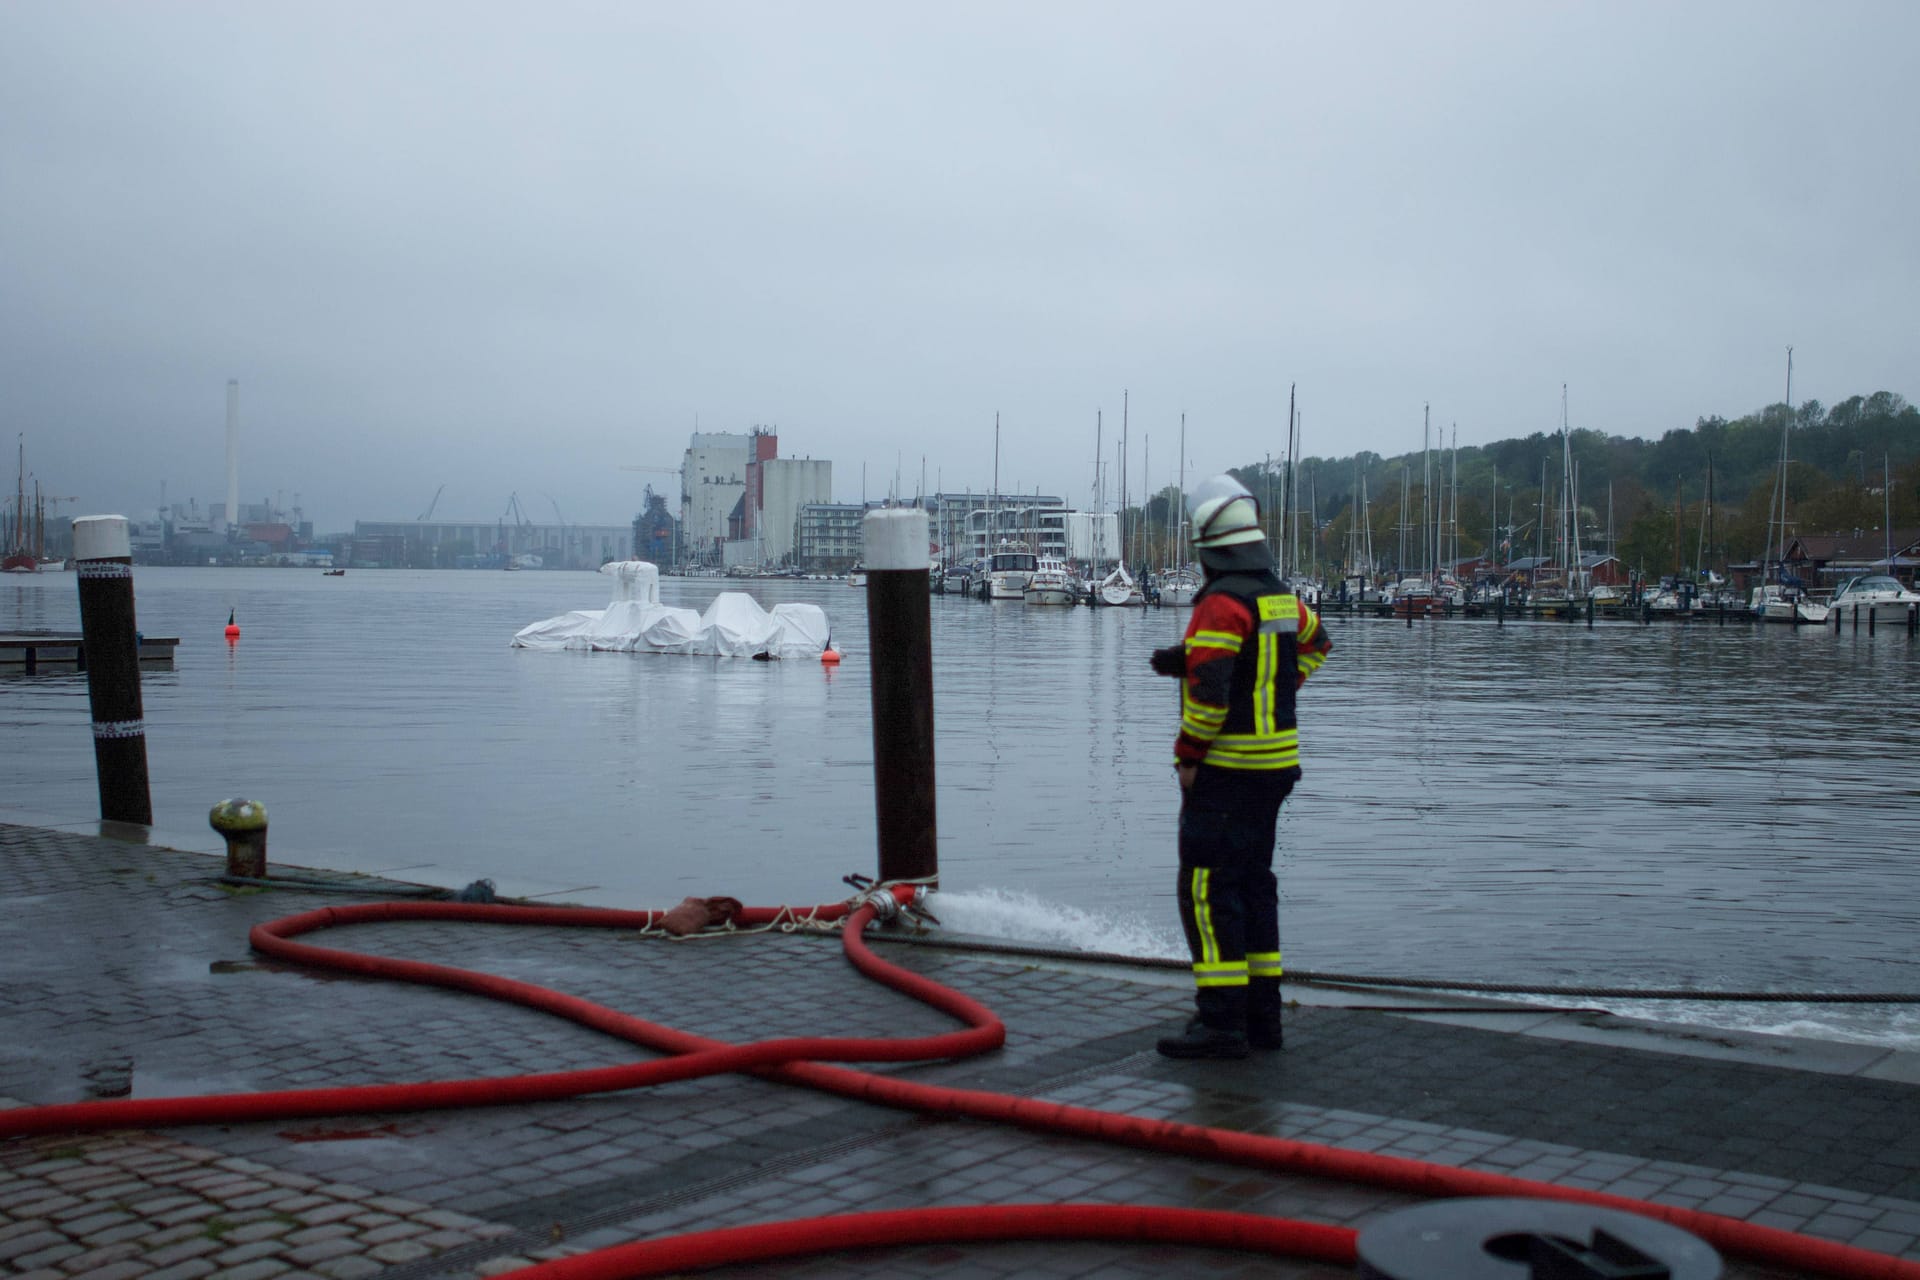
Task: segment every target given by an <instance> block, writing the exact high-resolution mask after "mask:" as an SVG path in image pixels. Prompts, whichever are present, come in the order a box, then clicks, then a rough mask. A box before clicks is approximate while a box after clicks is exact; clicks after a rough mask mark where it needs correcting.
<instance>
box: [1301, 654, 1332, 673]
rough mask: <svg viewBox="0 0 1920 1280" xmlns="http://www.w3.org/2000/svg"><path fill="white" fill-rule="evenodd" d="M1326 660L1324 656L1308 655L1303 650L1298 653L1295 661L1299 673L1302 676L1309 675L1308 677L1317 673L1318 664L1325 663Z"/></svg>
mask: <svg viewBox="0 0 1920 1280" xmlns="http://www.w3.org/2000/svg"><path fill="white" fill-rule="evenodd" d="M1326 660H1327V655H1326V654H1324V653H1309V652H1308V651H1307V650H1305V649H1302V650H1301V651H1300V653H1299V655H1298V657H1297V659H1296V661H1297V662H1298V664H1299V667H1300V673H1301V674H1302V675H1309V676H1310V675H1312V674H1313V673H1314V672H1316V671H1318V670H1319V669H1320V664H1321V663H1323V662H1325V661H1326Z"/></svg>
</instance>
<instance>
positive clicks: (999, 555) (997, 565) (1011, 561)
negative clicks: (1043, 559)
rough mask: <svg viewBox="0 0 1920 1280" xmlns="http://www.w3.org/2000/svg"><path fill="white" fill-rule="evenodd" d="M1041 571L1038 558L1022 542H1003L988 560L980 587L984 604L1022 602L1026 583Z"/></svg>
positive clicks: (1024, 596) (1025, 591)
mask: <svg viewBox="0 0 1920 1280" xmlns="http://www.w3.org/2000/svg"><path fill="white" fill-rule="evenodd" d="M1039 567H1040V557H1038V556H1036V555H1034V554H1033V551H1032V550H1031V549H1030V548H1029V547H1028V546H1027V544H1026V543H1024V542H1003V543H1001V544H1000V545H999V547H997V548H996V549H995V550H994V552H993V554H991V555H989V556H988V557H987V573H986V579H985V581H983V582H982V583H981V584H980V592H981V599H983V600H1023V599H1025V598H1026V593H1027V579H1028V578H1030V577H1032V576H1033V571H1034V570H1035V569H1037V568H1039Z"/></svg>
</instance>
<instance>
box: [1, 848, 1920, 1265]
mask: <svg viewBox="0 0 1920 1280" xmlns="http://www.w3.org/2000/svg"><path fill="white" fill-rule="evenodd" d="M222 869H223V864H222V862H221V860H219V859H218V858H213V857H209V856H207V855H205V854H203V853H196V852H183V851H176V850H172V849H167V848H160V847H154V846H151V845H146V844H141V843H137V842H129V841H127V840H124V839H105V838H101V837H99V836H97V835H93V834H85V833H76V832H71V831H65V832H62V831H51V830H46V829H42V828H37V827H26V826H10V825H0V888H4V896H0V947H4V955H5V957H6V959H5V976H6V982H5V985H4V987H0V1015H3V1016H4V1022H0V1026H4V1027H5V1029H6V1035H5V1036H4V1039H3V1040H0V1098H4V1099H5V1104H6V1105H10V1106H11V1105H25V1106H33V1105H43V1104H49V1103H58V1102H73V1101H80V1100H84V1099H87V1098H90V1097H111V1096H128V1095H131V1096H136V1097H150V1096H164V1095H178V1094H188V1093H198V1092H228V1091H231V1092H259V1091H265V1090H276V1089H287V1088H306V1087H325V1086H332V1085H344V1084H367V1083H376V1082H387V1081H418V1080H435V1079H446V1078H456V1077H471V1076H483V1075H503V1074H512V1073H524V1072H541V1071H558V1070H569V1069H574V1068H581V1067H590V1066H608V1065H614V1064H618V1063H622V1062H628V1061H632V1060H634V1059H635V1058H636V1057H637V1056H645V1055H644V1051H640V1050H636V1049H635V1048H634V1047H633V1046H632V1045H630V1044H627V1043H626V1042H624V1041H620V1040H616V1039H612V1038H609V1037H606V1036H602V1035H599V1034H597V1033H595V1032H592V1031H589V1030H587V1029H584V1028H582V1027H579V1026H577V1025H574V1024H572V1023H567V1022H561V1021H557V1020H555V1019H552V1018H549V1017H546V1016H544V1015H542V1014H539V1013H536V1012H534V1011H531V1010H528V1009H523V1008H519V1007H516V1006H512V1005H503V1004H499V1003H496V1002H492V1001H487V1000H484V999H481V998H479V997H476V996H472V995H466V994H462V993H457V992H450V991H444V990H438V989H428V988H421V987H411V986H404V985H399V984H393V983H385V982H376V981H371V980H363V979H356V978H343V977H336V976H330V975H321V974H314V973H309V972H305V971H301V970H297V969H291V968H287V967H284V966H279V965H273V964H268V963H265V962H263V961H262V960H261V959H260V958H259V957H257V956H255V955H254V954H252V953H251V951H250V950H249V948H248V945H247V931H248V929H249V928H250V927H251V926H252V925H254V924H256V923H259V922H261V921H265V920H270V919H274V918H276V917H279V916H283V915H288V914H292V913H294V912H298V911H303V910H307V909H310V908H312V907H315V906H321V905H330V904H338V903H341V902H345V901H359V900H363V899H361V898H356V897H349V896H343V895H341V894H333V893H326V894H323V893H320V892H316V891H312V890H305V889H283V888H274V889H269V890H236V889H234V888H232V887H229V886H223V885H220V884H219V883H218V882H217V879H216V877H217V876H218V874H219V872H220V871H221V870H222ZM274 869H275V870H284V869H285V868H282V867H281V866H280V865H279V864H278V863H276V864H274ZM739 890H740V886H731V885H716V886H713V888H712V891H713V892H735V893H739ZM368 896H369V897H372V896H377V895H368ZM742 896H746V895H742ZM633 905H635V906H656V907H657V906H666V905H671V904H666V903H638V904H633ZM324 940H325V942H326V943H327V944H329V945H335V946H342V947H350V948H353V949H357V950H364V951H368V952H373V953H377V954H385V955H394V956H404V957H409V958H414V959H421V960H429V961H434V962H438V963H442V964H452V965H458V966H461V967H464V968H470V969H478V970H483V971H486V972H489V973H495V974H501V975H504V976H508V977H513V978H518V979H521V980H525V981H530V982H536V983H540V984H543V985H549V986H553V987H555V988H558V989H561V990H564V991H566V992H568V993H570V994H573V995H577V996H581V997H584V998H587V999H590V1000H594V1001H598V1002H600V1003H603V1004H606V1005H608V1006H610V1007H613V1008H617V1009H620V1010H622V1011H624V1012H627V1013H631V1014H634V1015H636V1016H639V1017H644V1018H647V1019H650V1020H653V1021H656V1022H661V1023H665V1024H667V1025H671V1026H676V1027H680V1028H683V1029H686V1030H690V1031H695V1032H698V1033H700V1034H703V1035H707V1036H712V1037H716V1038H720V1039H726V1040H732V1041H743V1042H744V1041H751V1040H757V1039H764V1038H769V1037H773V1036H784V1035H814V1034H836V1035H891V1036H913V1035H922V1034H929V1033H933V1032H938V1031H944V1030H949V1029H951V1027H952V1024H951V1023H950V1022H949V1021H948V1020H947V1019H946V1018H945V1017H943V1016H942V1015H939V1014H937V1013H934V1012H933V1011H931V1010H928V1009H926V1008H924V1007H923V1006H921V1005H919V1004H917V1003H915V1002H913V1001H911V1000H909V999H907V998H906V997H904V996H899V995H896V994H894V993H892V992H889V991H886V990H884V989H882V988H879V987H877V986H875V985H874V984H872V983H870V982H868V981H867V980H865V979H864V978H862V977H860V976H859V975H858V974H856V973H855V972H854V971H853V970H852V969H851V968H850V967H849V966H848V965H847V964H846V962H845V960H844V959H843V958H842V956H841V954H840V948H839V946H838V944H837V943H836V942H835V941H833V940H831V938H829V937H815V936H806V935H797V934H796V935H785V934H777V933H762V934H743V935H739V936H733V937H724V938H712V939H696V940H691V941H687V942H668V941H664V940H660V939H655V938H646V937H640V936H638V935H635V934H631V933H616V932H611V931H603V930H574V929H562V928H537V927H531V928H530V927H515V928H497V927H491V926H485V925H478V926H476V925H456V924H441V923H431V924H429V923H395V924H382V925H357V926H352V927H347V928H341V929H336V930H332V931H330V932H329V933H327V934H326V935H325V939H324ZM883 954H884V955H885V957H886V958H887V959H888V960H891V961H893V962H895V963H898V964H901V965H902V966H904V967H907V968H910V969H913V970H915V971H917V972H921V973H924V974H926V975H928V976H930V977H933V978H935V979H937V980H939V981H941V982H944V983H947V984H949V985H951V986H953V987H955V988H957V989H959V990H961V991H963V992H966V993H967V994H969V995H971V996H973V997H975V998H977V999H979V1000H981V1001H983V1002H984V1003H986V1004H987V1005H988V1006H990V1007H991V1008H993V1009H994V1010H995V1011H996V1012H997V1013H998V1014H999V1015H1000V1016H1001V1017H1002V1018H1003V1019H1004V1020H1005V1022H1006V1024H1007V1028H1008V1039H1007V1044H1006V1047H1005V1048H1004V1049H1002V1050H1001V1051H999V1052H996V1053H993V1054H989V1055H986V1056H983V1057H980V1058H975V1059H970V1060H966V1061H962V1062H950V1063H937V1064H925V1065H915V1066H905V1067H890V1068H884V1070H887V1071H890V1072H894V1073H898V1074H901V1075H904V1076H908V1077H911V1078H913V1079H918V1080H926V1081H932V1082H937V1083H945V1084H953V1085H958V1086H964V1087H967V1088H975V1089H992V1090H997V1091H1002V1092H1007V1093H1012V1094H1018V1095H1021V1096H1027V1097H1035V1098H1045V1099H1050V1100H1054V1101H1059V1102H1065V1103H1072V1104H1075V1105H1078V1106H1084V1107H1094V1108H1100V1109H1105V1110H1111V1111H1117V1112H1121V1113H1124V1114H1127V1115H1131V1116H1139V1117H1152V1118H1164V1119H1172V1120H1179V1121H1185V1122H1190V1123H1196V1124H1204V1125H1210V1126H1215V1127H1221V1128H1227V1129H1233V1130H1239V1131H1244V1132H1250V1133H1262V1134H1270V1135H1276V1136H1281V1137H1289V1138H1297V1139H1302V1140H1306V1141H1311V1142H1319V1143H1325V1144H1329V1145H1332V1146H1336V1147H1343V1148H1348V1149H1352V1150H1360V1151H1372V1152H1382V1153H1386V1154H1392V1155H1406V1156H1412V1157H1415V1158H1419V1159H1424V1160H1430V1161H1436V1162H1439V1163H1445V1164H1453V1165H1459V1166H1463V1167H1468V1168H1475V1169H1483V1170H1488V1171H1492V1172H1497V1173H1509V1174H1516V1175H1519V1176H1522V1177H1527V1178H1534V1179H1539V1180H1543V1181H1550V1182H1556V1183H1563V1184H1568V1185H1575V1186H1581V1187H1589V1188H1596V1189H1602V1190H1606V1191H1610V1192H1614V1193H1617V1194H1622V1195H1628V1196H1634V1197H1639V1198H1644V1199H1648V1200H1652V1201H1655V1202H1659V1203H1663V1204H1672V1205H1682V1206H1687V1207H1694V1208H1702V1209H1706V1210H1708V1211H1710V1212H1714V1213H1719V1214H1724V1215H1727V1216H1731V1217H1736V1218H1741V1219H1746V1220H1750V1221H1753V1222H1757V1223H1762V1224H1766V1225H1770V1226H1777V1227H1784V1228H1787V1229H1790V1230H1795V1231H1802V1232H1806V1233H1808V1234H1810V1235H1814V1236H1818V1237H1822V1238H1827V1239H1833V1240H1839V1241H1845V1242H1848V1243H1852V1244H1855V1245H1858V1246H1861V1247H1864V1248H1867V1249H1871V1250H1875V1251H1878V1252H1882V1253H1890V1254H1898V1255H1903V1256H1906V1257H1908V1258H1912V1259H1920V1087H1916V1082H1920V1067H1917V1066H1916V1063H1915V1062H1914V1060H1913V1055H1908V1054H1903V1053H1896V1052H1891V1051H1888V1050H1885V1049H1879V1048H1873V1047H1867V1046H1847V1045H1838V1044H1829V1043H1814V1042H1805V1041H1796V1040H1789V1039H1784V1038H1778V1037H1762V1036H1748V1035H1739V1034H1733V1033H1724V1032H1716V1031H1702V1030H1700V1029H1688V1028H1685V1027H1679V1026H1665V1027H1658V1026H1652V1025H1649V1024H1640V1023H1632V1022H1628V1021H1626V1020H1623V1019H1617V1018H1612V1017H1609V1016H1606V1015H1601V1014H1592V1013H1574V1014H1569V1013H1548V1012H1533V1013H1528V1012H1519V1011H1496V1010H1491V1009H1486V1010H1479V1011H1465V1012H1448V1013H1439V1012H1432V1011H1422V1010H1423V1006H1422V1005H1420V1004H1418V1003H1413V1002H1410V1003H1409V1004H1408V1006H1407V1007H1406V1008H1404V1009H1401V1010H1397V1011H1383V1010H1375V1009H1368V1010H1358V1009H1353V1008H1346V1007H1340V1004H1339V1003H1337V1002H1339V1001H1344V1000H1348V999H1351V1000H1354V1001H1356V1002H1360V1001H1364V1002H1365V1003H1367V1004H1380V1003H1383V1001H1382V998H1381V997H1379V996H1377V995H1368V996H1365V997H1348V996H1343V995H1338V994H1335V995H1329V994H1326V993H1318V992H1311V991H1305V990H1302V991H1299V992H1296V993H1295V994H1297V995H1298V996H1299V997H1300V998H1301V999H1302V1001H1303V1003H1302V1004H1301V1005H1299V1006H1298V1007H1295V1008H1293V1009H1291V1010H1290V1011H1289V1015H1288V1024H1287V1048H1286V1050H1285V1051H1284V1052H1282V1053H1279V1054H1263V1055H1259V1056H1256V1057H1254V1058H1251V1059H1249V1060H1247V1061H1245V1062H1225V1063H1193V1062H1187V1063H1175V1062H1169V1061H1166V1060H1163V1059H1161V1058H1160V1057H1159V1056H1158V1055H1157V1054H1155V1053H1154V1052H1153V1050H1152V1045H1153V1041H1154V1039H1155V1038H1156V1037H1157V1036H1159V1035H1161V1034H1164V1033H1165V1032H1166V1031H1168V1030H1169V1029H1172V1028H1175V1027H1177V1026H1178V1024H1179V1023H1180V1021H1181V1020H1182V1019H1183V1018H1184V1016H1185V1013H1186V1010H1187V1008H1188V1004H1189V993H1188V990H1187V988H1186V984H1185V981H1184V979H1183V978H1181V977H1180V976H1179V975H1177V974H1168V973H1164V972H1154V971H1150V970H1141V969H1132V968H1126V969H1122V968H1117V967H1110V966H1102V965H1094V964H1065V963H1061V964H1055V963H1050V962H1039V961H1033V960H1021V959H1016V958H1008V957H1004V956H990V955H983V954H979V953H974V952H967V951H964V950H952V949H947V948H942V947H932V946H913V947H906V946H893V947H887V948H885V949H884V951H883ZM1450 1003H1452V1002H1450ZM1429 1004H1430V1002H1429ZM1069 1200H1071V1201H1080V1202H1089V1203H1105V1204H1123V1205H1169V1206H1184V1207H1195V1208H1231V1209H1235V1210H1240V1211H1245V1212H1251V1213H1261V1214H1273V1215H1279V1216H1286V1217H1294V1218H1303V1219H1307V1220H1310V1221H1316V1222H1323V1223H1332V1224H1339V1225H1348V1226H1361V1227H1364V1226H1365V1225H1367V1224H1368V1223H1371V1222H1377V1221H1379V1220H1380V1219H1381V1218H1382V1217H1383V1216H1384V1215H1385V1214H1387V1213H1388V1212H1390V1211H1392V1210H1394V1209H1397V1208H1403V1207H1406V1206H1409V1205H1412V1204H1415V1203H1419V1201H1418V1200H1417V1199H1415V1198H1413V1197H1410V1196H1406V1195H1401V1194H1398V1193H1394V1192H1387V1191H1382V1190H1379V1189H1377V1188H1372V1187H1365V1186H1353V1185H1347V1184H1343V1183H1338V1182H1332V1181H1327V1180H1322V1179H1318V1178H1313V1177H1306V1176H1300V1175H1293V1174H1283V1173H1269V1172H1263V1171H1259V1170H1253V1169H1248V1168H1244V1167H1238V1166H1233V1165H1226V1164H1218V1163H1214V1162H1211V1161H1207V1160H1203V1159H1198V1158H1188V1157H1170V1156H1163V1155H1157V1154H1152V1153H1149V1152H1145V1151H1141V1150H1135V1149H1130V1148H1123V1147H1115V1146H1109V1145H1105V1144H1101V1143H1097V1142H1093V1141H1084V1140H1078V1139H1067V1138H1060V1137H1054V1136H1045V1135H1040V1134H1035V1133H1030V1132H1025V1131H1021V1130H1016V1129H1011V1128H1001V1127H995V1126H992V1125H987V1124H984V1123H978V1122H974V1121H970V1120H962V1119H955V1118H951V1117H942V1116H924V1115H916V1114H909V1113H904V1112H899V1111H894V1110H889V1109H886V1108H883V1107H879V1106H874V1105H868V1104H865V1103H858V1102H851V1101H848V1100H846V1099H844V1098H840V1097H837V1096H832V1095H828V1094H824V1093H818V1092H813V1091H809V1090H806V1089H802V1088H798V1087H795V1086H791V1085H785V1084H779V1083H774V1082H770V1081H766V1080H762V1079H758V1078H754V1077H747V1076H723V1077H715V1078H708V1079H701V1080H693V1081H686V1082H682V1083H677V1084H670V1085H665V1086H660V1087H656V1088H651V1089H643V1090H634V1091H630V1092H624V1093H618V1094H608V1095H599V1096H594V1097H587V1098H577V1099H572V1100H567V1101H561V1102H548V1103H540V1104H529V1105H514V1106H502V1107H488V1108H477V1109H471V1110H463V1111H431V1112H413V1113H402V1114H388V1115H360V1116H354V1115H346V1116H335V1117H327V1118H324V1119H308V1120H297V1121H270V1122H259V1123H244V1124H222V1125H199V1126H192V1127H187V1128H179V1129H169V1130H165V1131H150V1132H149V1131H121V1132H112V1133H98V1134H81V1135H50V1136H45V1137H35V1138H23V1139H12V1140H8V1141H6V1142H4V1143H0V1273H4V1274H12V1275H32V1276H36V1277H46V1278H47V1280H52V1278H53V1277H70V1276H89V1277H106V1278H107V1280H132V1278H133V1277H161V1278H164V1280H176V1278H178V1280H200V1278H201V1277H225V1278H228V1280H275V1278H280V1277H285V1278H288V1280H296V1278H301V1277H327V1278H328V1280H351V1278H354V1277H367V1276H381V1277H387V1278H389V1280H428V1278H430V1277H476V1276H491V1275H497V1274H499V1273H501V1272H503V1271H507V1270H511V1269H513V1268H515V1267H517V1266H522V1265H525V1264H526V1263H527V1262H528V1261H530V1260H535V1259H544V1258H551V1257H557V1256H563V1255H566V1254H570V1253H577V1252H581V1251H585V1250H589V1249H593V1248H598V1247H602V1246H605V1245H608V1244H614V1243H620V1242H625V1241H629V1240H635V1239H642V1238H649V1237H655V1236H662V1235H671V1234H675V1233H680V1232H686V1231H692V1230H701V1229H706V1228H710V1227H715V1226H726V1225H734V1224H740V1223H756V1222H768V1221H776V1220H782V1219H788V1218H795V1217H803V1216H810V1215H819V1214H833V1213H847V1212H857V1211H865V1210H875V1209H911V1208H915V1207H922V1206H935V1205H970V1204H1000V1203H1024V1202H1061V1201H1069ZM1203 1271H1204V1272H1206V1273H1209V1274H1217V1275H1223V1276H1239V1275H1248V1276H1252V1275H1262V1276H1292V1277H1326V1276H1336V1275H1348V1274H1351V1273H1350V1272H1348V1271H1345V1270H1343V1269H1341V1268H1336V1267H1329V1266H1327V1265H1324V1264H1311V1263H1303V1262H1292V1261H1280V1262H1276V1261H1274V1260H1272V1259H1268V1258H1265V1257H1262V1256H1255V1255H1249V1254H1238V1253H1229V1252H1224V1251H1212V1250H1204V1249H1192V1248H1185V1247H1172V1246H1160V1245H1126V1244H1092V1243H1086V1244H1083V1243H1063V1242H1048V1243H1025V1244H966V1245H959V1244H943V1245H927V1246H920V1247H915V1248H909V1249H896V1250H887V1251H877V1250H876V1251H860V1252H850V1253H846V1254H839V1255H832V1256H827V1257H822V1258H816V1259H810V1260H800V1261H792V1262H785V1263H762V1264H755V1265H753V1266H751V1267H748V1266H741V1267H736V1268H732V1269H730V1270H729V1271H723V1272H721V1273H719V1274H738V1275H747V1274H753V1275H773V1276H809V1275H820V1276H825V1275H827V1274H829V1273H831V1274H833V1275H836V1276H847V1275H875V1276H879V1275H925V1276H942V1277H960V1276H965V1277H976V1276H978V1277H998V1276H1014V1275H1040V1276H1047V1277H1068V1276H1114V1277H1128V1276H1149V1275H1151V1276H1162V1275H1166V1274H1169V1273H1177V1274H1187V1273H1193V1272H1203ZM1727 1274H1729V1275H1737V1276H1766V1275H1783V1274H1792V1273H1790V1272H1783V1271H1773V1270H1768V1269H1765V1268H1762V1267H1759V1266H1756V1265H1753V1264H1750V1263H1740V1264H1730V1266H1729V1269H1728V1272H1727Z"/></svg>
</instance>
